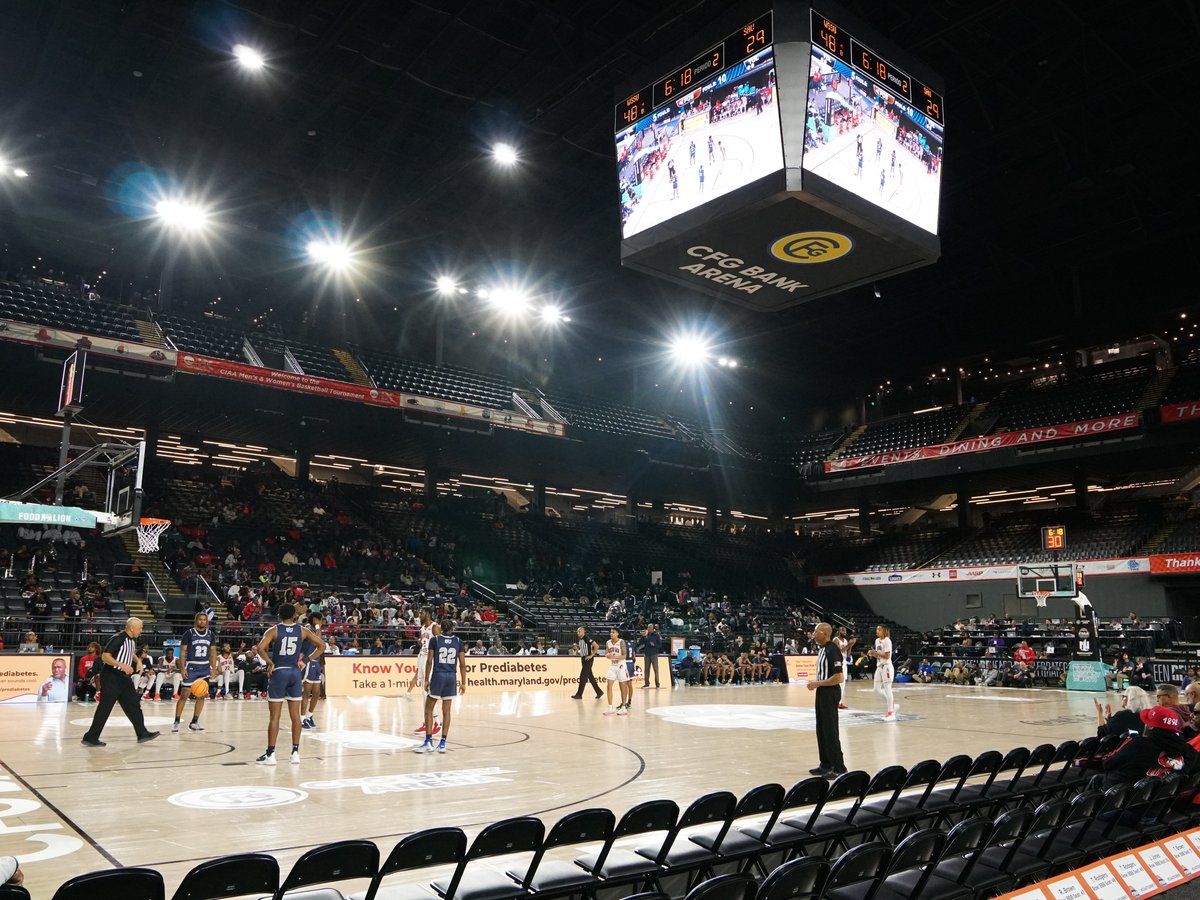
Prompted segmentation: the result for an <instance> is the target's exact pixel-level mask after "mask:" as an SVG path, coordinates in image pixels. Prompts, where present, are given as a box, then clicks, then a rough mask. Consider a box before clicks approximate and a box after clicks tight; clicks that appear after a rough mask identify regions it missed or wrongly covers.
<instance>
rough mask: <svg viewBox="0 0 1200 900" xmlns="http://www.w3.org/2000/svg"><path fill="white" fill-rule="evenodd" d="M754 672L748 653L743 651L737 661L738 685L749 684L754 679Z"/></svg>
mask: <svg viewBox="0 0 1200 900" xmlns="http://www.w3.org/2000/svg"><path fill="white" fill-rule="evenodd" d="M754 672H755V668H754V663H753V662H751V660H750V653H749V652H748V651H746V650H743V651H742V653H741V655H740V656H738V661H737V677H738V683H740V684H749V683H750V682H751V681H752V680H753V678H754Z"/></svg>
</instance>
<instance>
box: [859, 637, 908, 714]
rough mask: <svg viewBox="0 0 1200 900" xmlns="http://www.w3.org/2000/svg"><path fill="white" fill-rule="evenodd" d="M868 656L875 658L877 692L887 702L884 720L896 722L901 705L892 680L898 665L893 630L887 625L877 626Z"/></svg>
mask: <svg viewBox="0 0 1200 900" xmlns="http://www.w3.org/2000/svg"><path fill="white" fill-rule="evenodd" d="M867 656H870V657H873V658H874V659H875V693H877V694H878V695H879V696H880V697H882V698H883V699H884V702H885V703H887V712H885V713H884V714H883V721H885V722H892V723H895V721H896V710H897V709H899V708H900V707H898V706H897V705H896V701H895V699H894V698H893V697H892V681H893V680H894V679H895V677H896V667H895V666H894V665H893V664H892V630H891V629H890V628H888V627H887V626H886V625H878V626H876V628H875V646H874V647H873V648H871V649H870V650H868V651H867Z"/></svg>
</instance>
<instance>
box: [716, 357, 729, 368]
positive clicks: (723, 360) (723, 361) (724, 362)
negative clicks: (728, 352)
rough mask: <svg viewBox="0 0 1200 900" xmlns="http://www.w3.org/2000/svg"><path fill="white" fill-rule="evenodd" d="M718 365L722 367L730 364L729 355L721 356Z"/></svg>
mask: <svg viewBox="0 0 1200 900" xmlns="http://www.w3.org/2000/svg"><path fill="white" fill-rule="evenodd" d="M717 365H718V366H722V367H724V366H728V365H729V357H728V356H722V357H719V358H718V359H717Z"/></svg>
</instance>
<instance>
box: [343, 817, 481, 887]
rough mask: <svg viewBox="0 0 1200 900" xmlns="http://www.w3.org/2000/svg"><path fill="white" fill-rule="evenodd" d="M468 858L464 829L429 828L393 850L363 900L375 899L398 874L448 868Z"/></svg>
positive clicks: (404, 839) (407, 839) (409, 836)
mask: <svg viewBox="0 0 1200 900" xmlns="http://www.w3.org/2000/svg"><path fill="white" fill-rule="evenodd" d="M466 855H467V836H466V835H465V834H464V833H463V830H462V829H461V828H429V829H426V830H425V831H418V832H417V833H416V834H410V835H408V837H405V838H401V839H400V842H399V843H398V844H396V846H395V847H393V848H392V852H391V853H389V854H388V857H387V859H386V860H384V862H383V865H381V866H380V867H379V871H378V872H376V873H375V877H374V878H372V879H371V886H370V887H368V888H367V892H366V894H364V895H363V900H375V895H376V894H378V893H379V886H380V885H381V884H383V879H385V878H386V877H387V876H389V875H394V874H396V873H397V872H412V871H414V870H417V869H427V868H430V867H431V866H449V865H456V864H458V863H460V862H462V860H463V857H465V856H466Z"/></svg>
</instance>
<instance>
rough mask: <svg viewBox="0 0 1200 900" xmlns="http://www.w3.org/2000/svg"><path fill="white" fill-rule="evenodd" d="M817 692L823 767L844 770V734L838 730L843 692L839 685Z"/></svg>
mask: <svg viewBox="0 0 1200 900" xmlns="http://www.w3.org/2000/svg"><path fill="white" fill-rule="evenodd" d="M814 693H816V695H817V697H816V707H817V708H816V712H817V753H818V755H819V756H820V760H821V768H823V769H831V770H833V771H835V772H844V771H845V769H846V761H845V760H844V759H842V736H841V734H840V733H839V731H838V703H839V702H840V701H841V697H842V692H841V690H840V689H839V688H838V686H837V685H833V686H831V687H819V688H817V689H816V691H815V692H814Z"/></svg>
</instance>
